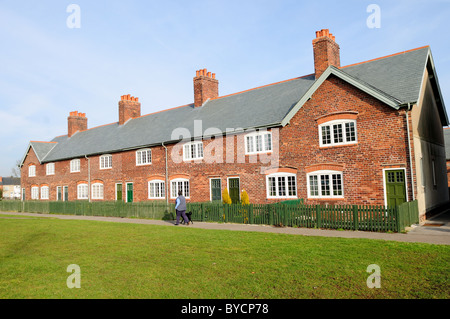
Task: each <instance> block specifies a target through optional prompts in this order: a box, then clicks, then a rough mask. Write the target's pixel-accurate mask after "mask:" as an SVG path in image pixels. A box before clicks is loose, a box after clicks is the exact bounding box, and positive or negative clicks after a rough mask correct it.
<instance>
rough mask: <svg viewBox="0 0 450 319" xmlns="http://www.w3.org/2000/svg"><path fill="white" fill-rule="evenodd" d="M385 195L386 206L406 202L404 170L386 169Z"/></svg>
mask: <svg viewBox="0 0 450 319" xmlns="http://www.w3.org/2000/svg"><path fill="white" fill-rule="evenodd" d="M385 178H386V196H387V205H388V206H392V207H393V206H398V205H400V204H403V203H404V202H406V185H405V171H404V170H393V171H386V176H385Z"/></svg>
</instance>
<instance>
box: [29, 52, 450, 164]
mask: <svg viewBox="0 0 450 319" xmlns="http://www.w3.org/2000/svg"><path fill="white" fill-rule="evenodd" d="M430 56H431V55H430V49H429V47H423V48H418V49H414V50H410V51H405V52H402V53H399V54H395V55H392V56H388V57H384V58H379V59H376V60H371V61H366V62H363V63H359V64H355V65H350V66H346V67H342V68H340V69H339V71H334V72H335V73H337V72H339V73H340V74H345V75H346V76H347V77H348V78H349V79H352V80H354V81H355V83H357V84H358V85H362V86H364V87H368V88H370V91H372V92H378V94H379V95H380V96H382V97H386V98H387V99H388V100H389V101H392V103H394V104H395V103H396V104H398V106H400V105H404V104H405V103H408V102H410V103H415V102H417V100H418V98H419V93H420V88H421V83H422V78H423V75H424V71H425V68H426V65H427V63H428V60H429V59H428V58H429V57H430ZM330 68H331V69H330V70H331V71H333V70H332V69H333V67H330ZM334 70H336V69H335V68H334ZM322 80H323V79H322ZM314 83H316V79H315V76H314V75H310V76H305V77H300V78H295V79H291V80H287V81H283V82H279V83H275V84H271V85H267V86H264V87H260V88H256V89H251V90H248V91H244V92H240V93H236V94H231V95H228V96H223V97H219V98H216V99H212V100H209V101H208V102H206V104H204V105H203V106H202V107H199V108H194V105H193V104H189V105H185V106H182V107H178V108H174V109H169V110H166V111H162V112H157V113H153V114H149V115H144V116H141V117H139V118H136V119H132V120H129V121H128V122H127V123H126V124H124V125H121V126H119V124H118V123H112V124H109V125H104V126H100V127H96V128H92V129H88V130H86V131H83V132H78V133H76V134H75V135H73V136H72V137H70V138H69V137H68V136H67V135H64V136H60V137H56V138H55V139H53V140H52V142H54V143H38V142H32V143H30V144H31V146H33V149H34V150H35V151H36V152H37V153H39V154H38V157H39V159H40V161H41V162H53V161H58V160H64V159H70V158H79V157H84V156H85V155H96V154H106V153H114V152H117V151H123V150H126V149H136V148H140V147H150V146H153V145H161V143H163V142H166V143H169V142H177V141H179V140H181V138H182V137H183V138H186V137H188V136H179V135H177V136H172V135H173V132H174V129H175V128H185V129H187V130H189V132H190V135H191V137H197V135H198V134H195V133H196V132H194V121H195V120H202V129H201V132H200V134H202V133H203V132H204V131H205V130H206V129H207V128H217V129H219V130H220V131H222V132H226V131H230V130H229V129H232V130H236V129H239V128H241V129H248V128H261V127H276V126H281V125H282V124H283V125H284V124H285V122H286V118H287V117H288V116H287V115H288V114H292V113H293V112H295V111H296V109H295V108H296V107H298V104H299V101H301V100H302V98H303V100H305V96H304V95H305V94H306V93H307V92H311V90H312V89H313V88H314V87H313V85H314ZM290 111H292V112H290ZM444 114H446V113H445V108H444ZM283 120H284V122H283ZM232 130H231V131H232Z"/></svg>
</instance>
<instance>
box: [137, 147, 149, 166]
mask: <svg viewBox="0 0 450 319" xmlns="http://www.w3.org/2000/svg"><path fill="white" fill-rule="evenodd" d="M151 163H152V150H151V149H149V148H146V149H142V150H138V151H136V166H143V165H150V164H151Z"/></svg>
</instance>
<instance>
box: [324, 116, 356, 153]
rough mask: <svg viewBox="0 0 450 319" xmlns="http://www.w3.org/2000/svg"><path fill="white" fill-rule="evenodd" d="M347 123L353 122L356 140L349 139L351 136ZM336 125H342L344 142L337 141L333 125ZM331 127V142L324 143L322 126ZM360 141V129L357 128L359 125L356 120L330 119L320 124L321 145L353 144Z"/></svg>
mask: <svg viewBox="0 0 450 319" xmlns="http://www.w3.org/2000/svg"><path fill="white" fill-rule="evenodd" d="M347 123H353V125H354V129H355V140H354V141H349V136H347V133H346V132H347V130H346V127H345V126H346V124H347ZM335 125H342V142H335V134H334V129H333V127H334V126H335ZM326 126H328V127H329V130H330V143H326V144H324V143H323V135H322V134H323V133H322V128H323V127H326ZM357 143H358V130H357V125H356V120H333V121H328V122H325V123H322V124H320V125H319V145H320V146H321V147H326V146H338V145H351V144H357Z"/></svg>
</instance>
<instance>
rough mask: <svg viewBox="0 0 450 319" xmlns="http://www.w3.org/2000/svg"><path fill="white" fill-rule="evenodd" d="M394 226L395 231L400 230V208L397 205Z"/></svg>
mask: <svg viewBox="0 0 450 319" xmlns="http://www.w3.org/2000/svg"><path fill="white" fill-rule="evenodd" d="M394 212H395V228H396V230H397V232H398V233H399V232H400V231H401V224H400V215H401V213H400V208H399V206H395V210H394Z"/></svg>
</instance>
